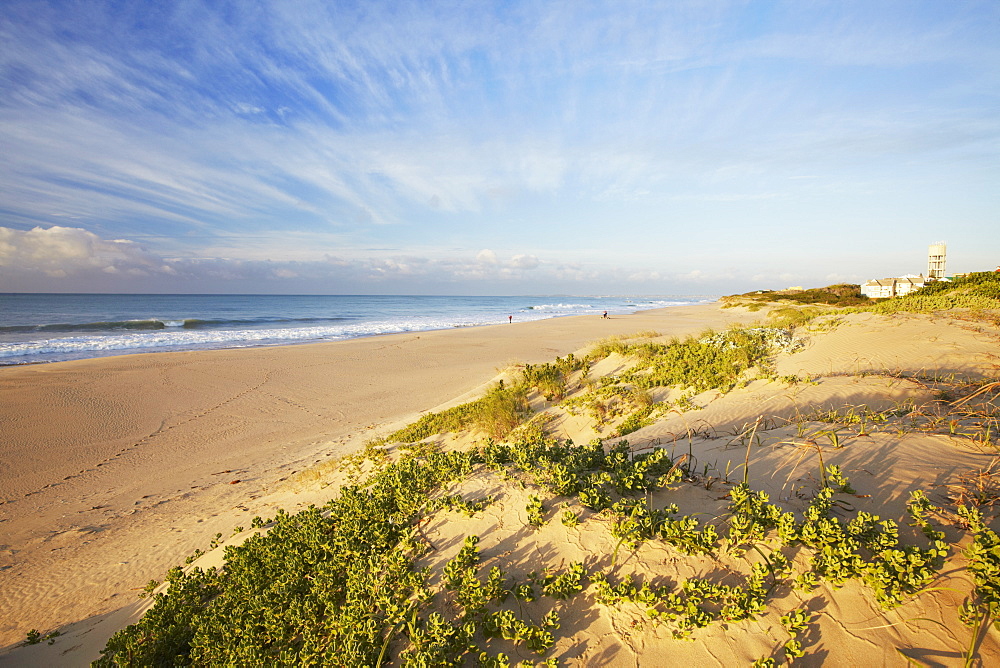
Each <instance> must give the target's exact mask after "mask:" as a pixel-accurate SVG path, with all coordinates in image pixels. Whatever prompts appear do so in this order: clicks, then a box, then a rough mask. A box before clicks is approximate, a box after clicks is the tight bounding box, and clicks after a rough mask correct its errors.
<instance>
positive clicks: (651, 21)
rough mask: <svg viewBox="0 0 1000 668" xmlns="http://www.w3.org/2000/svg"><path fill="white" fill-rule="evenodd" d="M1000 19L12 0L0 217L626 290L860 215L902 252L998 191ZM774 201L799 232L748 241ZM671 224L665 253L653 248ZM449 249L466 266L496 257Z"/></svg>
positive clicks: (811, 237)
mask: <svg viewBox="0 0 1000 668" xmlns="http://www.w3.org/2000/svg"><path fill="white" fill-rule="evenodd" d="M997 19H1000V9H997V8H996V7H995V6H992V5H990V4H983V3H977V2H967V3H966V2H955V3H948V6H947V7H946V8H942V5H941V4H940V3H935V2H915V3H912V2H908V3H904V4H900V5H896V4H893V3H878V4H877V5H872V4H871V3H850V2H849V3H822V2H820V3H785V2H769V3H753V4H750V5H748V4H746V3H743V2H721V3H720V2H701V1H698V0H691V1H689V2H678V3H670V4H669V5H668V6H664V4H663V3H660V2H643V1H635V2H624V3H620V2H619V3H605V2H594V3H559V4H553V3H528V2H523V3H522V2H515V3H500V2H497V3H486V4H482V3H479V4H476V5H468V6H466V5H454V4H453V3H437V2H401V3H391V4H384V5H379V4H376V5H371V4H370V3H368V4H361V3H357V4H352V3H327V2H319V1H295V2H292V1H289V2H281V3H260V4H256V3H235V2H233V3H222V4H221V5H220V4H219V3H204V2H198V1H195V0H192V1H189V2H184V3H168V4H165V5H162V6H161V5H158V6H156V7H151V6H149V5H148V3H130V2H126V3H119V4H115V5H112V4H111V3H104V2H99V1H95V2H89V3H84V4H79V3H69V2H60V1H57V0H53V1H51V2H46V3H37V2H30V3H29V2H19V1H17V0H12V1H11V2H9V3H7V4H6V5H5V20H4V21H3V22H2V23H0V44H2V46H0V92H2V93H3V94H2V95H0V142H2V143H3V145H4V147H5V154H7V155H9V159H6V160H4V161H3V162H2V163H0V180H2V182H3V184H4V190H3V193H2V198H0V224H4V225H7V226H9V227H10V228H11V229H17V230H21V231H29V230H32V229H34V228H35V227H38V226H42V227H44V226H53V225H55V226H59V227H63V226H73V227H77V228H79V229H83V230H86V231H89V232H91V233H93V234H95V235H97V236H98V237H99V238H101V239H111V238H125V239H137V240H142V243H143V244H144V245H145V246H146V247H147V248H149V249H150V252H151V253H153V254H154V255H157V256H160V257H170V258H173V259H175V260H178V261H180V260H182V259H185V258H186V259H189V260H192V261H197V262H202V263H204V262H208V261H209V260H211V259H213V258H215V259H218V260H219V261H220V263H223V264H224V263H227V262H228V263H231V262H235V261H238V260H243V261H246V262H250V263H253V262H258V261H264V260H271V261H273V262H277V263H282V262H307V263H308V262H314V261H316V258H317V256H319V255H321V254H322V253H324V252H325V253H329V254H336V255H338V256H343V257H349V258H352V259H351V262H354V261H355V260H357V258H362V257H364V258H368V259H366V260H365V261H369V260H370V261H371V262H373V263H377V260H378V259H379V258H377V257H375V256H372V255H368V254H366V251H364V249H366V248H371V247H374V246H377V245H380V244H385V242H386V241H387V240H388V241H389V244H388V245H391V246H394V247H398V248H400V249H401V250H402V253H401V254H400V255H398V256H394V257H402V256H410V257H425V258H433V262H430V263H429V264H426V265H423V266H433V267H435V268H436V269H435V271H445V268H446V266H447V265H446V263H445V261H444V260H445V258H444V257H443V256H442V255H441V253H443V252H445V251H441V250H437V251H434V252H431V253H427V252H426V251H427V249H450V250H448V251H447V252H449V253H454V254H455V256H456V257H461V258H469V257H474V256H475V254H476V253H477V252H478V250H479V249H482V248H484V247H485V248H497V249H501V248H502V249H504V250H503V251H502V252H503V253H504V254H505V256H506V257H508V258H512V257H514V256H517V255H521V256H524V257H528V256H534V257H536V258H545V257H549V258H555V257H559V258H570V257H572V258H576V260H575V262H577V264H572V263H569V264H565V265H560V264H559V263H558V262H556V261H552V260H544V259H541V260H538V262H539V263H540V264H539V267H541V268H545V267H548V268H552V271H553V272H555V271H556V270H555V269H554V267H556V266H563V267H564V269H562V270H560V271H563V272H564V273H563V274H561V276H564V277H569V276H577V277H578V279H569V278H567V279H566V280H582V279H579V277H581V276H584V275H593V276H597V275H600V276H603V277H605V279H606V280H607V281H619V282H622V284H626V283H627V282H628V281H629V280H630V279H629V276H647V277H653V276H656V277H658V278H656V279H650V280H659V281H661V283H662V282H666V281H669V280H676V279H677V276H682V275H685V273H686V272H690V271H696V270H699V267H704V268H705V270H706V273H707V274H711V275H713V276H725V275H728V274H726V269H725V267H726V266H728V265H729V264H731V263H733V262H738V260H736V259H734V258H737V257H738V256H739V254H740V252H743V251H752V252H750V255H752V256H753V257H754V258H757V257H760V258H763V257H764V256H765V255H768V256H769V257H770V259H769V260H763V259H761V260H760V262H761V263H762V264H769V263H770V264H773V263H774V262H775V261H776V260H775V255H776V254H777V253H781V252H784V253H786V254H787V253H788V249H789V247H790V244H793V243H797V244H799V245H801V246H809V245H812V244H816V243H821V242H822V240H823V239H825V238H826V233H825V231H824V229H823V227H824V226H827V225H830V224H832V223H834V222H839V229H841V230H842V231H843V232H844V233H845V234H847V235H851V234H855V235H856V234H861V233H867V231H868V230H870V229H871V223H872V222H874V221H876V220H878V219H879V217H880V216H882V217H884V218H886V219H888V221H889V222H895V221H896V220H899V219H907V220H909V221H910V225H909V228H908V234H909V235H912V237H913V239H912V240H910V241H909V243H913V244H915V245H916V246H919V245H922V244H923V243H924V239H923V237H924V236H927V235H928V234H931V231H932V230H934V229H935V226H936V225H938V223H937V220H938V219H940V218H942V217H944V216H947V215H951V213H950V212H953V211H954V210H955V207H956V206H960V207H962V211H963V215H964V216H965V217H964V218H963V221H961V222H959V223H957V224H954V223H953V224H952V226H951V229H952V230H953V231H954V232H956V233H962V234H964V235H966V238H968V239H970V240H971V239H972V238H974V232H975V230H976V229H977V227H978V228H981V227H982V225H983V222H984V221H985V220H988V219H989V217H990V216H991V213H990V212H991V211H995V208H996V206H995V205H996V204H998V203H1000V202H998V201H997V199H998V196H997V195H996V193H995V192H994V193H993V194H990V191H989V189H988V187H987V185H986V184H987V183H989V182H990V180H991V178H992V177H995V176H997V164H998V161H997V155H998V148H1000V121H997V118H996V114H995V113H994V112H995V108H996V103H997V102H998V90H1000V80H998V79H1000V75H998V72H1000V47H998V45H997V42H996V40H995V38H994V36H993V35H992V32H991V29H990V26H991V25H995V23H996V20H997ZM803 174H808V175H809V176H810V177H812V178H810V179H808V180H806V179H799V178H796V177H798V176H801V175H803ZM935 192H948V193H949V194H948V195H947V196H945V195H935ZM887 212H888V213H887ZM792 222H794V224H796V225H798V227H797V228H796V230H797V233H796V235H795V241H794V242H793V241H792V240H790V239H778V240H775V239H768V238H767V237H766V235H761V234H759V233H756V232H754V230H755V229H770V228H771V227H772V226H774V225H776V224H778V223H781V224H791V223H792ZM932 236H940V234H939V233H934V234H933V235H932ZM713 238H723V239H728V240H730V242H731V243H732V244H733V246H732V249H733V250H731V251H730V250H726V249H724V248H718V247H716V246H714V245H713V241H712V239H713ZM891 238H892V235H890V234H888V233H883V232H878V233H877V234H876V238H875V239H873V241H874V242H880V241H888V240H890V239H891ZM525 240H527V243H524V241H525ZM667 244H669V246H670V247H671V248H674V247H679V248H682V249H684V251H685V252H684V253H683V254H681V256H680V257H681V259H680V260H679V261H680V262H681V263H684V265H685V266H682V267H678V269H677V271H675V272H663V271H661V270H660V269H659V268H658V267H657V266H656V261H655V259H654V258H655V255H656V253H654V252H652V251H651V250H650V249H651V248H654V247H657V246H660V247H667V246H666V245H667ZM954 245H955V242H953V246H954ZM839 252H840V253H841V255H840V256H839V257H838V259H837V260H836V262H837V263H838V264H842V263H843V262H847V261H849V257H850V255H851V249H850V245H849V244H847V245H845V246H844V248H843V249H842V250H840V251H839ZM983 257H985V255H984V256H983ZM382 259H385V260H386V261H387V262H388V264H387V265H386V267H391V266H392V263H393V262H395V263H396V267H397V269H398V267H402V266H408V267H410V269H409V270H410V271H413V272H415V271H417V267H418V264H414V263H412V262H409V263H404V262H401V261H398V260H393V259H392V257H390V256H388V255H385V256H383V257H382ZM357 261H359V262H360V260H357ZM754 261H757V260H754ZM464 262H465V260H459V261H457V264H456V269H455V274H454V275H455V276H456V277H462V278H463V280H466V279H468V280H477V281H482V282H484V283H486V282H489V281H499V280H506V278H507V277H506V276H505V275H502V274H488V273H483V272H480V273H478V274H477V273H476V271H475V269H476V266H475V265H470V266H469V267H466V265H465V264H464ZM523 262H526V263H528V264H530V261H528V260H524V261H523ZM623 264H634V265H642V266H636V268H635V271H631V272H628V273H624V272H621V271H618V269H617V267H618V266H619V265H623ZM171 266H174V265H171ZM371 266H375V265H374V264H372V265H371ZM352 267H353V270H354V271H356V272H358V273H357V276H359V277H361V276H365V277H368V278H370V277H371V276H372V275H379V276H381V275H386V274H392V273H393V272H392V271H390V270H389V269H387V268H386V267H383V270H384V271H383V272H381V273H380V272H375V274H371V273H365V271H366V270H365V269H364V267H362V266H361V265H352ZM524 268H525V267H520V269H524ZM508 269H510V270H511V271H513V270H514V269H519V267H508ZM284 272H285V274H286V276H287V275H288V273H289V272H294V270H293V269H291V268H286V269H285V270H284ZM595 272H596V273H595ZM411 275H415V274H411ZM741 275H747V276H752V273H744V274H741ZM442 276H443V274H442V275H440V276H439V275H437V274H435V279H434V280H445V279H443V278H442ZM555 276H556V274H555V273H553V274H551V275H549V277H550V278H552V280H556V279H555V278H553V277H555ZM470 277H471V278H470ZM359 280H360V279H359ZM366 280H367V279H366ZM560 280H561V279H560ZM595 280H599V279H595ZM733 280H737V279H736V278H734V279H733Z"/></svg>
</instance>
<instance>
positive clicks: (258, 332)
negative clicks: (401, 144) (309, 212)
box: [0, 295, 718, 367]
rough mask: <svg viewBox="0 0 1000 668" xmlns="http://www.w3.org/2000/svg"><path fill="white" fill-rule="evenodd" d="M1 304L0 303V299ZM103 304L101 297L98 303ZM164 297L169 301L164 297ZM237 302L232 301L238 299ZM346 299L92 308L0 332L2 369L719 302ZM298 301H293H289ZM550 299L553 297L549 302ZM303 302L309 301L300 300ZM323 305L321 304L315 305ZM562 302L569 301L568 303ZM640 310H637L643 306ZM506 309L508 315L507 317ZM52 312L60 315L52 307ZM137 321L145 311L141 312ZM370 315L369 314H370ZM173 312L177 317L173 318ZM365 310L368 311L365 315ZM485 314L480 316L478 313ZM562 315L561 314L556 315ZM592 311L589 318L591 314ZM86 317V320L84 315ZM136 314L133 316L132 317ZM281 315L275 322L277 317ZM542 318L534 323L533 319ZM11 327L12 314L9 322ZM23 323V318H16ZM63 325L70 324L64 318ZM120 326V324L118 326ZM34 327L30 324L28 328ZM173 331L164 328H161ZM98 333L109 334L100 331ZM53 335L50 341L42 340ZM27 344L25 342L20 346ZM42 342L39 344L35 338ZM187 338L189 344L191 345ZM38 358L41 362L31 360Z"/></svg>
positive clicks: (690, 299) (699, 299) (656, 298)
mask: <svg viewBox="0 0 1000 668" xmlns="http://www.w3.org/2000/svg"><path fill="white" fill-rule="evenodd" d="M0 296H2V295H0ZM98 296H101V297H106V296H107V295H98ZM167 297H173V295H168V296H167ZM239 297H241V295H234V296H233V298H234V299H235V298H239ZM341 297H342V298H343V299H352V298H353V297H351V296H330V297H328V298H329V299H333V300H335V301H334V302H332V303H330V304H326V305H322V304H315V303H307V304H300V303H296V302H294V301H293V302H292V306H291V307H290V308H291V310H292V311H296V313H297V315H299V316H302V318H299V317H295V314H291V313H289V311H288V310H284V311H283V310H282V305H281V304H273V303H271V304H265V305H264V306H265V308H275V309H278V310H277V311H276V312H274V313H272V312H271V311H267V313H272V317H270V318H269V317H266V316H265V317H263V318H260V319H258V318H255V317H251V316H250V315H247V314H244V315H240V314H232V316H233V317H234V318H235V320H231V321H230V320H226V319H225V318H222V319H218V318H212V317H210V316H209V315H207V313H204V312H203V313H199V310H202V311H203V310H204V309H205V305H203V304H191V305H180V306H179V305H176V304H159V305H158V304H155V303H154V304H152V305H151V306H150V307H149V309H152V311H153V312H156V311H158V310H167V311H169V310H170V309H174V310H175V311H176V313H178V314H181V313H187V314H189V315H190V314H196V316H197V317H185V316H182V315H177V316H176V317H173V316H159V317H155V318H151V319H150V318H137V319H128V318H125V316H121V315H117V314H115V315H111V314H110V312H109V311H107V310H106V309H107V307H106V306H102V307H100V308H99V309H98V310H96V311H94V310H93V309H92V307H91V306H89V305H88V306H84V307H83V311H81V312H80V314H78V316H77V317H83V318H84V319H86V317H88V316H89V317H91V318H94V319H95V320H94V321H93V322H90V323H83V324H80V325H79V326H78V327H79V328H78V329H76V328H74V327H75V326H74V325H70V324H55V323H56V322H61V321H59V316H53V318H54V319H55V320H54V322H53V323H41V324H38V325H35V326H34V327H32V328H29V329H31V332H32V333H30V334H29V333H27V332H22V331H21V329H23V328H25V327H28V326H27V325H15V326H12V327H7V328H4V327H0V330H4V331H5V332H6V330H11V329H12V330H16V331H17V332H19V334H16V335H14V338H13V339H11V340H9V341H5V338H4V337H5V336H6V334H2V335H0V341H2V343H0V352H3V353H4V354H3V355H2V356H0V367H3V366H22V365H25V364H35V363H51V362H67V361H78V360H83V359H104V358H108V357H117V356H121V355H136V354H145V353H160V352H195V351H206V350H241V349H245V348H269V347H274V346H286V345H308V344H313V343H332V342H338V341H350V340H355V339H358V338H367V337H371V336H385V335H390V334H420V333H422V332H431V331H447V330H451V329H465V328H469V327H488V326H492V325H499V324H508V320H507V319H508V315H511V314H513V315H514V316H515V318H517V321H518V322H535V321H539V320H547V319H552V318H560V317H572V316H576V315H583V316H592V315H597V314H599V313H600V312H601V311H603V310H611V311H612V312H614V313H616V314H617V315H621V316H624V315H631V314H634V313H638V312H641V311H648V310H657V309H660V308H673V307H676V306H691V305H701V304H708V303H713V302H715V301H718V297H709V296H685V295H680V296H676V297H666V296H664V297H661V296H647V297H644V298H642V299H638V298H637V299H635V300H625V301H624V302H621V303H613V304H600V305H598V304H595V303H592V302H593V300H597V301H598V302H599V301H600V300H602V299H610V297H606V296H605V297H593V296H590V297H577V298H575V299H576V300H577V301H579V300H581V299H585V300H588V304H574V303H572V299H570V303H569V304H566V303H562V302H560V303H557V304H535V305H530V306H522V305H515V304H514V303H510V304H503V303H495V304H493V303H490V301H489V298H474V297H459V298H452V297H440V299H442V300H445V303H444V307H443V309H442V310H441V311H440V312H437V311H434V310H433V309H431V310H430V311H429V312H431V313H437V317H431V318H427V317H424V316H426V314H427V313H428V312H427V311H424V312H418V313H415V312H413V311H412V310H408V309H407V307H405V306H404V308H403V309H402V310H400V311H399V312H392V311H391V310H390V311H388V312H383V311H381V310H380V308H378V307H377V304H378V302H375V303H372V304H364V305H355V304H338V303H337V302H336V300H337V299H338V298H341ZM210 298H212V299H220V300H222V301H221V302H220V304H219V305H218V308H223V309H225V308H227V307H228V305H227V304H226V303H225V296H210ZM290 298H291V299H293V300H294V299H297V297H296V296H294V295H293V296H290ZM383 298H385V299H390V300H399V299H404V300H405V299H408V298H406V297H396V296H379V297H374V298H373V299H383ZM554 298H556V297H554ZM304 299H312V298H309V297H304ZM315 299H325V298H319V297H317V298H315ZM453 299H459V300H477V299H486V301H485V302H478V303H473V304H471V305H466V306H469V307H471V310H468V311H466V310H464V307H459V308H457V309H456V305H455V304H454V303H449V302H448V300H453ZM496 299H498V300H500V301H501V302H502V301H504V300H507V301H512V300H516V301H517V302H518V303H523V302H524V301H530V300H532V299H535V300H541V299H543V298H542V297H523V298H522V297H499V298H496ZM565 299H569V298H568V297H566V298H565ZM643 301H644V303H638V302H643ZM321 306H328V307H331V308H333V307H337V306H340V307H346V308H348V309H349V310H350V309H354V308H360V309H361V310H360V311H355V312H354V314H353V315H352V317H349V318H346V319H345V318H337V317H330V316H328V315H323V314H326V313H329V311H328V310H326V309H324V308H320V307H321ZM507 307H509V308H511V309H513V310H511V311H508V310H507ZM55 308H59V307H58V306H57V307H55ZM127 308H131V309H133V310H135V309H136V308H137V307H136V305H134V304H132V305H130V306H128V307H127ZM139 308H140V310H141V312H142V313H146V312H147V310H148V309H146V308H144V307H139ZM235 308H236V309H243V310H246V309H248V308H250V306H249V305H246V304H238V305H237V306H236V307H235ZM372 308H374V310H371V309H372ZM178 309H179V310H178ZM365 309H369V310H368V311H367V312H366V310H365ZM483 309H485V310H483ZM562 310H565V311H566V312H561V311H562ZM591 311H592V312H591ZM84 313H86V315H84ZM137 313H138V311H137ZM279 313H280V314H281V315H278V314H279ZM533 313H541V314H542V315H540V316H534V315H531V314H533ZM13 317H14V318H15V320H16V319H17V313H16V309H15V314H14V316H13ZM21 317H22V319H23V317H24V316H23V315H22V316H21ZM67 317H69V316H67ZM123 318H125V319H123ZM33 321H34V320H33ZM320 321H322V322H323V323H325V324H322V325H319V324H310V325H306V324H303V323H305V322H312V323H315V322H320ZM152 322H156V323H159V324H160V325H161V326H160V327H149V328H146V327H140V328H128V327H125V328H120V327H110V326H111V325H125V324H127V323H152ZM168 322H169V323H173V324H172V325H169V326H168V325H164V323H168ZM188 322H196V323H202V324H203V325H206V326H197V327H190V328H189V327H187V326H186V325H185V323H188ZM98 326H107V327H108V328H105V329H102V328H101V327H98ZM50 328H56V329H57V330H58V331H59V332H62V333H63V334H64V335H63V336H58V335H55V331H53V332H49V331H48V330H49V329H50ZM53 335H55V338H46V337H51V336H53ZM24 337H27V338H24ZM39 337H41V338H39ZM192 337H193V338H192ZM33 357H39V358H40V359H33Z"/></svg>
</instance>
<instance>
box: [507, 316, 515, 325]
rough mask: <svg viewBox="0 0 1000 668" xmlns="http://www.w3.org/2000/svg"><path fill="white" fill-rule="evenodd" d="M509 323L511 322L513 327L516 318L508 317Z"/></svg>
mask: <svg viewBox="0 0 1000 668" xmlns="http://www.w3.org/2000/svg"><path fill="white" fill-rule="evenodd" d="M507 322H509V323H510V324H512V325H513V324H514V316H512V315H509V316H507Z"/></svg>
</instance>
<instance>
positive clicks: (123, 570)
mask: <svg viewBox="0 0 1000 668" xmlns="http://www.w3.org/2000/svg"><path fill="white" fill-rule="evenodd" d="M749 319H750V318H748V316H747V315H746V314H741V313H738V312H736V311H719V310H718V309H717V307H715V306H713V305H701V306H691V307H677V308H670V309H662V310H656V311H646V312H640V313H637V314H633V315H628V316H616V317H614V318H612V319H608V320H604V319H601V318H599V317H597V316H595V317H570V318H558V319H552V320H544V321H540V322H531V323H520V324H513V325H499V326H493V327H480V328H470V329H460V330H448V331H435V332H424V333H420V334H412V335H411V334H401V335H391V336H380V337H373V338H366V339H358V340H353V341H347V342H338V343H329V344H326V343H323V344H310V345H298V346H282V347H272V348H257V349H242V350H227V351H205V352H183V353H158V354H150V355H131V356H122V357H113V358H105V359H93V360H84V361H78V362H65V363H55V364H46V365H31V366H19V367H6V368H0V424H2V425H3V440H2V444H0V448H2V452H0V455H2V457H0V481H2V482H0V501H2V505H0V528H2V531H0V534H2V536H3V538H2V539H0V543H2V544H0V609H3V610H5V611H6V612H5V614H4V615H3V621H2V623H0V644H2V645H11V644H14V643H18V642H21V641H23V640H24V637H25V633H26V632H27V631H28V630H30V629H33V628H36V629H39V630H48V631H51V630H55V629H56V628H59V627H62V626H64V625H66V624H70V623H73V622H80V621H82V620H87V619H90V618H94V617H97V616H100V615H105V614H108V613H111V612H114V611H115V610H118V609H119V608H121V607H123V606H125V605H131V604H134V603H135V600H136V599H135V592H136V590H137V588H141V587H142V586H143V585H144V584H145V583H146V582H148V581H149V580H150V579H154V578H156V579H159V578H161V577H162V576H163V573H164V572H165V571H166V570H167V569H168V568H170V567H171V566H173V565H175V564H177V563H179V562H181V561H183V559H184V557H185V556H186V555H188V554H190V553H191V552H193V551H194V550H195V549H198V548H202V549H204V548H205V547H206V545H207V544H208V542H209V541H210V540H211V539H212V537H214V536H215V534H216V533H218V532H222V533H223V534H225V535H228V534H229V533H231V532H232V528H233V527H234V526H237V525H240V524H247V523H248V522H249V520H250V519H251V518H252V517H254V516H255V515H265V516H266V515H268V514H269V513H273V511H274V509H276V508H278V507H289V508H294V507H295V506H297V505H302V504H304V503H308V502H313V501H316V500H317V499H316V498H315V497H312V496H309V495H308V494H306V493H304V492H303V490H296V488H295V486H294V485H293V484H292V482H290V481H289V478H290V477H291V476H293V475H294V473H295V472H296V471H299V470H302V469H304V468H306V467H307V466H309V465H310V464H313V463H315V462H317V461H319V460H321V459H324V458H328V457H336V456H338V455H341V454H344V453H347V452H351V451H353V450H355V449H357V448H359V447H360V446H361V445H362V444H363V443H364V441H366V440H367V439H369V438H372V437H373V436H375V435H377V434H379V433H380V430H381V432H385V431H387V430H388V429H389V428H391V427H392V426H393V425H396V424H402V423H405V422H408V421H411V420H413V419H414V418H416V417H418V416H419V414H420V413H421V412H424V411H428V410H431V409H434V408H435V407H437V406H439V405H441V404H444V403H446V402H450V401H453V400H455V399H456V398H459V397H462V396H464V395H467V394H469V393H472V392H474V391H475V390H476V389H477V388H480V387H481V386H483V385H484V384H486V383H488V382H489V381H490V380H492V379H493V377H494V376H495V375H496V374H497V372H498V370H499V369H500V368H502V367H503V366H505V365H506V364H508V363H524V362H527V363H538V362H544V361H549V360H552V359H554V358H555V357H557V356H560V355H565V354H567V353H570V352H573V351H575V350H578V349H579V348H581V347H582V346H584V345H585V344H587V343H589V342H591V341H594V340H597V339H599V338H601V337H604V336H608V335H614V334H628V333H632V332H636V331H641V330H649V329H656V330H659V331H663V332H669V333H672V334H676V335H679V336H682V335H686V334H692V333H697V332H699V331H701V330H703V329H705V328H707V327H719V326H724V325H725V324H726V323H728V322H739V321H747V320H749ZM296 491H298V492H299V494H296ZM300 497H301V498H300ZM88 640H89V638H88ZM60 645H65V643H60ZM91 645H92V646H96V647H98V648H99V647H100V646H102V645H103V642H100V643H97V644H96V645H95V644H94V643H91ZM63 649H65V647H63ZM93 658H96V655H90V656H86V657H81V659H82V661H83V662H86V661H89V660H91V659H93ZM7 660H10V657H8V659H7ZM0 661H4V659H3V658H0Z"/></svg>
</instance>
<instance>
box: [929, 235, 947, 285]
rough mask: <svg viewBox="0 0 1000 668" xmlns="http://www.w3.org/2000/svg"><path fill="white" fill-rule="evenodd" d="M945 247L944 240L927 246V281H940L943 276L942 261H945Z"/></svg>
mask: <svg viewBox="0 0 1000 668" xmlns="http://www.w3.org/2000/svg"><path fill="white" fill-rule="evenodd" d="M946 250H947V248H946V247H945V244H944V242H943V241H942V242H940V243H936V244H931V245H930V246H928V248H927V280H929V281H940V280H941V279H943V278H944V261H945V251H946Z"/></svg>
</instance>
